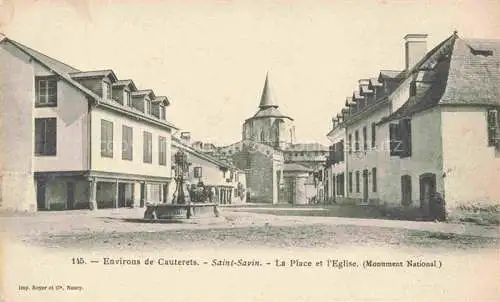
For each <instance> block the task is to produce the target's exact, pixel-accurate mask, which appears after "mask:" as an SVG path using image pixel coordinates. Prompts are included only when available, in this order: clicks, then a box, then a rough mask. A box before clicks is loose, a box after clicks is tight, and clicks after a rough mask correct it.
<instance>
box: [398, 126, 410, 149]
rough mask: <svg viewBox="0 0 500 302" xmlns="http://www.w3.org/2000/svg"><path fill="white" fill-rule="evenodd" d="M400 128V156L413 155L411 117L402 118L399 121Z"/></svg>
mask: <svg viewBox="0 0 500 302" xmlns="http://www.w3.org/2000/svg"><path fill="white" fill-rule="evenodd" d="M399 129H400V140H401V145H400V150H401V153H400V156H401V157H408V156H411V120H410V119H402V120H401V121H399Z"/></svg>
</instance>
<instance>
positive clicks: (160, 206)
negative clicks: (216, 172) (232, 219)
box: [144, 150, 219, 220]
mask: <svg viewBox="0 0 500 302" xmlns="http://www.w3.org/2000/svg"><path fill="white" fill-rule="evenodd" d="M174 163H175V166H174V168H175V178H174V179H175V192H174V193H173V199H172V203H157V204H148V205H147V206H146V211H145V212H144V219H147V220H158V219H167V220H175V219H190V218H202V217H218V216H219V209H218V207H217V204H215V203H207V202H204V200H203V201H200V200H196V201H194V202H193V201H192V200H191V198H190V194H189V192H188V189H187V187H186V175H187V173H188V172H189V166H190V163H189V161H188V156H187V154H186V153H185V152H184V151H182V150H179V151H177V152H176V153H175V155H174ZM196 172H197V174H198V175H196V176H197V177H198V178H199V182H200V184H202V182H201V173H202V172H201V168H199V169H197V171H196Z"/></svg>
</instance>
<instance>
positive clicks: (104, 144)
mask: <svg viewBox="0 0 500 302" xmlns="http://www.w3.org/2000/svg"><path fill="white" fill-rule="evenodd" d="M133 136H134V135H133V129H132V127H129V126H126V125H122V160H129V161H132V160H133V158H134V154H133V150H134V148H133V146H134V139H133ZM142 136H143V156H142V161H143V162H144V163H148V164H151V163H153V135H152V134H151V132H148V131H143V133H142ZM113 142H114V138H113V122H110V121H107V120H104V119H101V156H102V157H109V158H113V149H114V148H113ZM158 164H159V165H160V166H166V165H167V139H166V137H164V136H161V135H160V136H158Z"/></svg>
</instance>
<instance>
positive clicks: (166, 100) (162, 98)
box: [152, 96, 170, 106]
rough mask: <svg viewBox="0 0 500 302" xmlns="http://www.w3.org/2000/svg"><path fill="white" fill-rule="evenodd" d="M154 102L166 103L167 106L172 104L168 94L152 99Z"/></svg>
mask: <svg viewBox="0 0 500 302" xmlns="http://www.w3.org/2000/svg"><path fill="white" fill-rule="evenodd" d="M152 102H153V103H164V104H165V105H166V106H168V105H170V101H169V100H168V98H167V97H166V96H157V97H155V98H154V99H153V100H152Z"/></svg>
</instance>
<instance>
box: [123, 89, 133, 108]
mask: <svg viewBox="0 0 500 302" xmlns="http://www.w3.org/2000/svg"><path fill="white" fill-rule="evenodd" d="M123 98H124V100H125V101H124V103H125V105H127V106H128V107H132V98H131V97H130V91H128V90H124V91H123Z"/></svg>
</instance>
